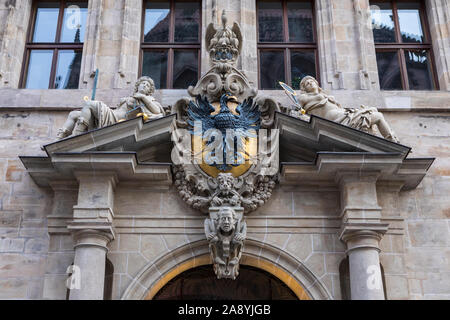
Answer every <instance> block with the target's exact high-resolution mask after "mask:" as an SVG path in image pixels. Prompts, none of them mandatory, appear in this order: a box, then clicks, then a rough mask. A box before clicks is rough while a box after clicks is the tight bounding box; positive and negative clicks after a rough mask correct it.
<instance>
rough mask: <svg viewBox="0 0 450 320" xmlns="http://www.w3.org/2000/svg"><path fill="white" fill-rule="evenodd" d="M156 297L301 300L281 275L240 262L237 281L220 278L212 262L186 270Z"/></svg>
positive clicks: (165, 298)
mask: <svg viewBox="0 0 450 320" xmlns="http://www.w3.org/2000/svg"><path fill="white" fill-rule="evenodd" d="M154 300H298V298H297V296H296V295H295V294H294V292H292V290H291V289H289V287H287V286H286V285H285V284H284V283H283V282H282V281H280V280H279V279H278V278H276V277H274V276H272V275H271V274H270V273H268V272H266V271H263V270H261V269H257V268H253V267H249V266H243V265H241V267H240V270H239V276H238V278H237V279H236V280H231V279H217V277H216V275H215V274H214V271H213V267H212V266H211V265H208V266H202V267H197V268H194V269H191V270H188V271H185V272H183V273H181V274H180V275H178V276H177V277H175V278H174V279H172V280H171V281H169V282H168V283H167V284H166V285H165V286H164V287H163V288H162V289H161V290H160V291H159V292H158V293H157V294H156V296H155V297H154Z"/></svg>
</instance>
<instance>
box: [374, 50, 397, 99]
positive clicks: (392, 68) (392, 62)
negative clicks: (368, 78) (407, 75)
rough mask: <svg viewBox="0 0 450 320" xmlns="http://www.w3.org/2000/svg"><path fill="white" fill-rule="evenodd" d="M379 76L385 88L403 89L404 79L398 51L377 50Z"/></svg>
mask: <svg viewBox="0 0 450 320" xmlns="http://www.w3.org/2000/svg"><path fill="white" fill-rule="evenodd" d="M377 64H378V76H379V79H380V87H381V89H383V90H401V89H402V80H401V76H400V65H399V62H398V55H397V52H377Z"/></svg>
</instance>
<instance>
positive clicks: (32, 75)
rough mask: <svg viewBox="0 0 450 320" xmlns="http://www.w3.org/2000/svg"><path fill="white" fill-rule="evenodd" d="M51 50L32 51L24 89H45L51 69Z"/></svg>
mask: <svg viewBox="0 0 450 320" xmlns="http://www.w3.org/2000/svg"><path fill="white" fill-rule="evenodd" d="M52 58H53V51H52V50H32V51H31V52H30V60H29V63H28V75H27V83H26V85H25V88H27V89H47V88H48V83H49V81H50V71H51V69H52Z"/></svg>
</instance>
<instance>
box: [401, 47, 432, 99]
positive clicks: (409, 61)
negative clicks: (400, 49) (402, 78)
mask: <svg viewBox="0 0 450 320" xmlns="http://www.w3.org/2000/svg"><path fill="white" fill-rule="evenodd" d="M405 60H406V70H407V71H408V82H409V89H411V90H431V89H433V82H432V80H431V70H430V65H431V64H430V59H429V56H428V51H426V50H421V51H410V50H405Z"/></svg>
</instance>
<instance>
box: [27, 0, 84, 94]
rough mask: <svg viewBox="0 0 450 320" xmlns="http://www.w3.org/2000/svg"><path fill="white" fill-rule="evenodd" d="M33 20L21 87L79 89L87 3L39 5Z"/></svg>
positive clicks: (48, 3) (44, 3) (38, 2)
mask: <svg viewBox="0 0 450 320" xmlns="http://www.w3.org/2000/svg"><path fill="white" fill-rule="evenodd" d="M32 16H33V20H32V24H31V25H30V28H29V32H28V38H27V43H26V49H25V63H24V68H23V71H22V81H21V87H22V88H28V89H77V88H78V81H79V79H80V68H81V56H82V52H83V41H84V30H85V27H86V18H87V2H86V1H84V2H69V1H52V2H50V1H46V2H42V1H36V2H35V3H34V6H33V12H32Z"/></svg>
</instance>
